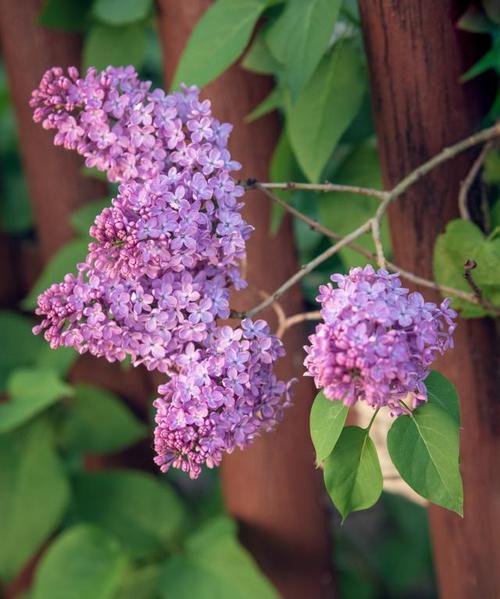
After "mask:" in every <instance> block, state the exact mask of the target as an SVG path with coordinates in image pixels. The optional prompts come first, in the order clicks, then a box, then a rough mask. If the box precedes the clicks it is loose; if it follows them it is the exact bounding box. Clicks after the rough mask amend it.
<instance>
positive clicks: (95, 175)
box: [80, 166, 108, 182]
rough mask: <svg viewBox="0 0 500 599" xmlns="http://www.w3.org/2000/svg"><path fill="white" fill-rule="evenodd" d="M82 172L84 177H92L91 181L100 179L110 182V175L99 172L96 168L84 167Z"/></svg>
mask: <svg viewBox="0 0 500 599" xmlns="http://www.w3.org/2000/svg"><path fill="white" fill-rule="evenodd" d="M80 172H81V173H82V175H83V176H84V177H90V178H91V179H98V180H99V181H106V182H107V181H108V175H107V173H106V172H105V171H101V170H99V169H98V168H97V167H95V166H91V167H90V166H82V167H81V169H80Z"/></svg>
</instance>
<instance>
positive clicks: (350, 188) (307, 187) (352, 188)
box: [243, 179, 388, 200]
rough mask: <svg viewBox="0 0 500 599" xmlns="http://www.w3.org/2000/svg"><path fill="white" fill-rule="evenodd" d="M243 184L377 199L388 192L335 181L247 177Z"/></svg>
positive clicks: (262, 187) (251, 187)
mask: <svg viewBox="0 0 500 599" xmlns="http://www.w3.org/2000/svg"><path fill="white" fill-rule="evenodd" d="M243 185H244V186H245V187H246V188H247V189H253V188H255V187H260V188H261V189H281V190H283V191H294V190H296V189H302V190H304V191H318V192H321V193H327V192H331V191H335V192H345V193H354V194H357V195H364V196H370V197H372V198H378V199H379V200H385V198H386V197H387V195H388V193H387V191H383V190H380V189H372V188H370V187H359V186H356V185H338V184H336V183H330V182H329V181H326V182H325V183H297V182H294V181H288V182H286V183H260V182H258V181H257V180H256V179H247V180H246V181H243Z"/></svg>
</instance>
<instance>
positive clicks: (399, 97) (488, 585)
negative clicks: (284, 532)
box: [360, 0, 500, 599]
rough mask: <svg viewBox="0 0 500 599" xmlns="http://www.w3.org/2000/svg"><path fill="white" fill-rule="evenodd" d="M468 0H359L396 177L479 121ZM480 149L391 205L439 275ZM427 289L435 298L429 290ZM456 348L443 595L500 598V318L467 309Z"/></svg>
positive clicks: (398, 229)
mask: <svg viewBox="0 0 500 599" xmlns="http://www.w3.org/2000/svg"><path fill="white" fill-rule="evenodd" d="M466 4H467V3H464V2H458V1H454V0H441V1H440V2H434V1H432V0H424V1H422V0H406V1H405V2H394V1H393V0H360V8H361V17H362V27H363V30H364V37H365V45H366V51H367V55H368V62H369V68H370V74H371V87H372V96H373V110H374V114H375V119H376V127H377V133H378V139H379V146H380V153H381V162H382V168H383V172H384V179H385V184H386V186H388V187H389V186H392V185H393V184H394V183H395V182H397V181H398V180H399V179H401V178H402V177H403V176H404V175H405V174H407V173H408V172H409V171H410V170H412V169H413V168H414V167H416V166H418V164H420V163H421V162H423V161H424V160H426V159H427V158H429V157H431V156H432V155H434V154H435V153H437V152H438V151H439V150H441V149H442V148H443V147H445V146H446V145H448V144H450V143H452V142H455V141H458V140H459V139H461V138H463V137H465V136H467V135H468V134H469V133H471V132H472V131H473V130H474V129H475V128H476V127H478V126H479V124H480V117H481V116H482V115H483V114H484V110H485V108H486V107H487V106H486V105H487V103H488V98H490V97H491V96H490V94H489V85H488V81H487V80H486V81H485V80H483V81H474V82H472V83H468V84H465V85H463V84H461V83H460V82H459V77H460V75H461V74H462V73H464V72H465V71H466V70H467V68H468V67H470V66H471V65H472V64H473V63H474V62H475V60H477V59H478V58H479V57H480V56H481V54H482V52H484V43H483V40H482V39H481V37H480V36H477V35H476V36H472V35H470V34H465V33H464V32H461V31H459V30H458V29H457V28H456V27H455V24H454V23H455V21H456V19H457V18H458V17H459V16H460V11H463V10H464V5H466ZM473 158H474V152H473V153H472V154H468V155H461V156H459V157H458V158H456V159H455V160H453V161H451V162H448V163H446V164H445V165H443V166H442V167H441V168H439V169H436V170H435V171H433V172H432V173H431V174H430V175H429V176H427V177H426V178H425V179H424V180H422V181H421V182H419V184H417V185H415V186H413V187H412V188H411V189H410V190H409V191H408V192H407V193H406V194H405V195H404V197H402V198H400V199H399V200H398V201H397V202H396V203H395V205H394V206H393V207H392V209H391V210H390V214H389V218H390V225H391V233H392V239H393V247H394V253H395V256H396V261H397V263H398V264H401V266H402V267H403V268H406V269H407V270H411V271H413V272H415V273H417V274H419V275H422V276H425V277H431V276H432V251H433V246H434V241H435V238H436V236H437V235H438V234H439V233H441V232H442V231H443V229H444V227H445V224H446V222H447V221H448V220H449V219H452V218H457V217H458V209H457V196H458V189H459V184H460V181H461V180H462V179H463V178H464V176H465V175H466V173H467V170H468V168H469V167H470V164H471V161H472V160H473ZM426 296H428V297H431V299H434V300H435V299H437V297H436V296H434V297H432V294H429V293H428V292H426ZM455 341H456V348H455V350H454V351H453V352H451V353H450V354H449V355H448V356H446V357H445V358H444V359H443V360H442V361H441V362H440V364H439V365H438V369H439V370H441V371H442V372H443V373H444V374H446V376H448V377H449V378H450V379H451V380H452V381H453V382H454V383H455V385H456V386H457V387H458V390H459V393H460V398H461V405H462V435H461V438H462V473H463V476H464V483H465V508H464V510H465V517H464V519H463V520H462V519H461V518H459V517H458V516H456V515H454V514H452V513H449V512H447V511H445V510H443V509H441V508H437V507H433V508H431V510H430V517H431V525H432V536H433V542H434V552H435V558H436V567H437V574H438V580H439V586H440V591H441V595H440V596H441V597H442V598H443V599H478V598H481V599H483V598H484V599H490V598H491V599H493V598H494V597H498V596H499V592H500V568H499V567H498V566H499V564H500V544H499V542H498V531H499V529H500V477H499V476H498V464H499V463H500V403H499V401H498V388H499V381H498V376H497V373H498V369H496V365H495V353H496V351H498V345H495V342H496V340H495V327H494V323H493V322H492V321H491V320H490V319H481V320H461V321H460V322H459V326H458V329H457V332H456V337H455Z"/></svg>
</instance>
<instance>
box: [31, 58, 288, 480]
mask: <svg viewBox="0 0 500 599" xmlns="http://www.w3.org/2000/svg"><path fill="white" fill-rule="evenodd" d="M31 106H32V107H33V108H34V119H35V121H37V122H41V123H42V125H43V126H44V127H45V128H46V129H55V130H56V135H55V138H54V142H55V143H56V144H57V145H63V146H64V147H65V148H67V149H73V150H76V151H77V152H78V153H79V154H81V155H82V156H84V157H85V161H86V164H87V166H89V167H97V168H98V169H100V170H103V171H105V172H106V174H107V177H108V178H109V180H111V181H114V182H118V183H119V188H118V195H117V197H115V198H114V199H113V200H112V204H111V206H109V207H107V208H104V210H102V212H101V213H100V214H99V215H98V216H97V217H96V219H95V222H94V225H93V226H92V227H91V229H90V236H91V238H92V240H91V243H90V244H89V252H88V255H87V257H86V259H85V261H84V262H83V263H82V264H79V265H78V266H77V273H76V274H68V275H66V276H65V278H64V280H63V281H62V282H61V283H56V284H54V285H52V286H51V287H50V288H49V289H47V290H46V291H45V292H44V293H42V294H41V295H40V296H39V298H38V308H37V310H36V313H37V314H38V315H40V316H42V317H43V319H42V321H41V323H40V324H39V325H38V326H36V327H35V329H34V332H35V333H42V332H43V334H44V336H45V338H46V339H47V340H48V341H49V342H50V344H51V346H52V347H53V348H56V347H59V346H70V347H73V348H75V349H76V350H77V351H79V352H80V353H84V352H89V353H91V354H93V355H96V356H102V357H105V358H107V359H108V360H109V361H115V360H123V359H125V358H126V357H127V356H130V357H131V358H132V364H133V365H139V364H144V365H145V366H146V367H147V368H148V369H150V370H153V369H154V370H158V371H160V372H164V373H167V374H169V375H170V376H171V379H170V381H169V382H168V383H167V384H166V385H164V386H162V387H160V393H161V397H160V398H159V399H158V400H157V401H156V403H155V405H156V407H157V409H158V416H157V423H158V427H157V430H156V433H155V445H156V449H157V453H158V456H159V457H158V459H157V461H158V463H159V464H160V465H161V467H162V469H164V470H165V469H166V468H168V467H169V466H170V465H173V466H176V467H181V468H182V469H184V470H187V471H189V473H190V475H191V476H197V475H198V474H199V472H200V467H201V466H200V464H202V463H207V464H208V465H209V466H213V465H215V464H218V463H219V462H220V459H221V455H222V452H223V451H232V449H233V448H234V447H235V446H240V447H243V446H244V445H246V444H247V443H249V442H250V441H251V440H252V439H253V438H254V437H255V435H256V434H257V433H258V432H259V430H262V429H264V430H269V429H270V428H272V426H273V425H274V424H275V423H276V422H277V420H279V418H280V415H281V412H282V410H283V407H284V405H285V404H286V401H287V400H285V402H284V401H283V396H284V395H288V386H287V385H286V384H285V383H283V382H281V381H278V380H277V379H276V378H275V377H274V375H273V374H272V364H273V363H274V361H275V360H276V359H277V358H278V357H279V356H280V355H282V354H283V349H282V346H281V343H280V342H279V341H278V340H277V339H276V338H275V337H274V336H272V335H270V333H269V329H268V327H267V325H265V323H264V322H263V321H257V322H255V323H252V322H250V321H248V322H245V323H243V325H242V327H243V328H242V329H238V330H236V331H233V330H232V329H231V328H230V327H222V328H220V327H218V326H217V324H216V319H217V318H228V317H229V314H230V311H229V296H230V291H231V289H232V288H235V289H241V288H243V287H244V286H245V282H244V281H243V280H242V278H241V275H240V270H239V265H240V262H241V260H242V259H243V258H244V257H245V242H246V240H247V239H248V238H249V236H250V233H251V230H252V227H250V226H249V225H248V224H246V223H245V221H244V220H243V218H242V216H241V214H240V211H241V208H242V204H241V203H240V201H239V198H240V197H241V196H242V195H243V188H242V187H240V186H238V185H237V183H236V181H235V180H234V179H233V178H232V177H231V174H230V173H231V171H233V170H236V169H238V168H240V165H239V164H238V163H237V162H235V161H233V160H232V159H231V156H230V154H229V152H228V150H227V142H228V137H229V134H230V132H231V128H232V127H231V125H228V124H223V123H220V122H219V121H218V120H217V119H215V118H213V117H212V115H211V109H210V102H209V101H208V100H204V101H201V100H200V99H199V95H198V90H197V89H196V88H194V87H191V88H186V87H184V88H183V89H182V91H181V92H179V93H174V94H170V95H166V94H165V93H164V92H163V91H162V90H154V91H150V83H147V82H141V81H139V79H138V78H137V74H136V72H135V71H134V69H133V68H132V67H126V68H113V67H108V68H107V69H106V70H105V71H103V72H102V73H98V72H97V71H96V70H95V69H89V70H88V72H87V74H86V76H85V77H84V78H79V74H78V71H77V70H76V69H75V68H70V69H68V74H67V75H65V74H64V72H63V70H62V69H59V68H53V69H50V70H49V71H47V73H46V74H45V75H44V76H43V78H42V81H41V83H40V86H39V88H38V89H37V90H35V91H34V92H33V95H32V100H31Z"/></svg>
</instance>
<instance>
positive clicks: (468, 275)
mask: <svg viewBox="0 0 500 599" xmlns="http://www.w3.org/2000/svg"><path fill="white" fill-rule="evenodd" d="M476 266H477V264H476V262H474V260H466V261H465V263H464V278H465V280H466V281H467V284H468V285H469V287H470V288H471V289H472V291H473V292H474V295H475V296H476V297H477V299H478V300H479V301H481V300H482V298H483V293H482V291H481V289H480V288H479V286H478V284H477V283H476V281H474V277H473V276H472V271H473V270H474V269H475V268H476Z"/></svg>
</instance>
